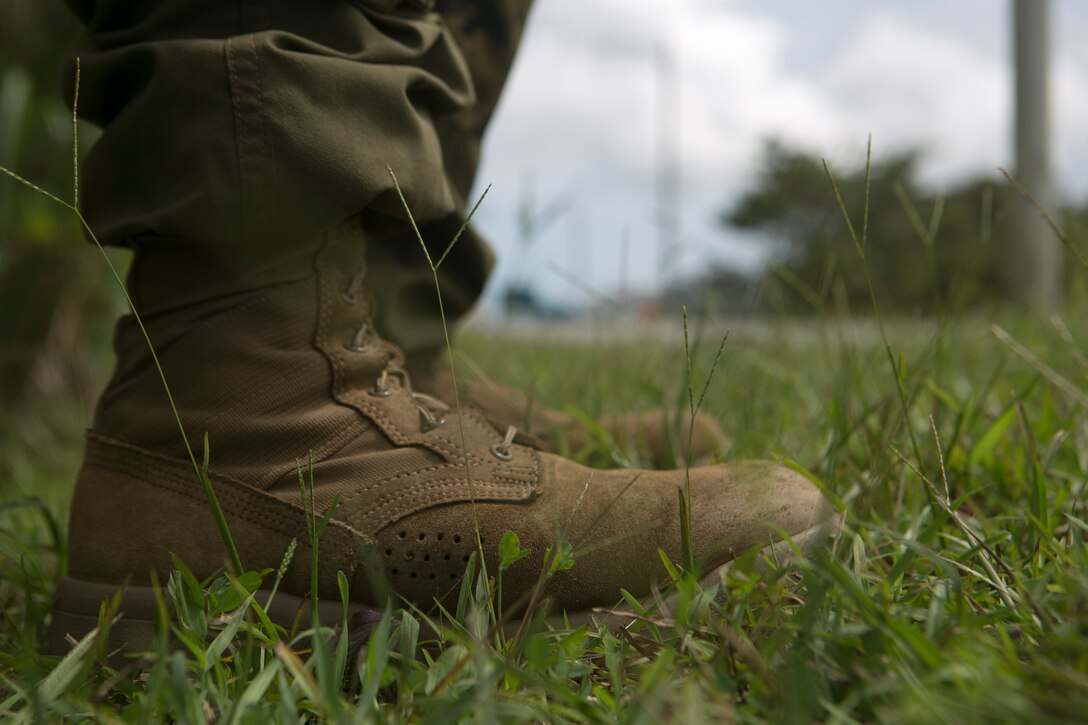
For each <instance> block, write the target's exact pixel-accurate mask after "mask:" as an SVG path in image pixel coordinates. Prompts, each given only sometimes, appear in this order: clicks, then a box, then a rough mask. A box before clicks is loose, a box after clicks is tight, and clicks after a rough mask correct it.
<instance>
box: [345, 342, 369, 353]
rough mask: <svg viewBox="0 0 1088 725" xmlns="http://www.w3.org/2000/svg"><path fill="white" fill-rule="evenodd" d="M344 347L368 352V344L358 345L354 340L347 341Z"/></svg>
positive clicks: (351, 350)
mask: <svg viewBox="0 0 1088 725" xmlns="http://www.w3.org/2000/svg"><path fill="white" fill-rule="evenodd" d="M344 349H345V350H347V351H349V352H366V349H367V346H366V345H356V344H355V342H354V341H352V342H345V343H344Z"/></svg>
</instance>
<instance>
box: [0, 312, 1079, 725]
mask: <svg viewBox="0 0 1088 725" xmlns="http://www.w3.org/2000/svg"><path fill="white" fill-rule="evenodd" d="M1083 318H1084V314H1083V310H1081V309H1079V308H1077V307H1076V306H1074V308H1073V309H1071V310H1070V311H1069V312H1068V313H1067V315H1066V316H1065V317H1064V318H1059V317H1056V318H1053V319H1051V320H1041V319H1032V318H1029V317H1026V316H1023V315H1019V314H1014V313H999V312H988V313H985V314H983V313H981V312H980V313H977V314H976V315H974V316H968V317H960V318H956V319H951V320H909V319H896V320H885V321H881V320H879V319H876V318H867V319H863V320H860V321H859V320H857V319H849V320H847V319H839V318H836V317H835V316H834V315H828V316H823V317H820V318H817V319H801V320H788V321H783V320H775V319H767V320H752V319H748V320H744V321H715V322H711V323H707V324H705V325H703V324H701V323H698V322H696V321H695V319H696V318H695V317H694V316H693V320H692V322H691V323H690V324H689V335H688V338H689V347H690V350H691V353H690V360H691V365H690V372H689V365H688V357H686V355H685V344H684V334H683V329H684V328H683V323H682V320H681V316H680V312H679V311H676V313H675V315H674V317H673V318H672V319H666V320H664V321H663V322H662V323H660V324H659V325H658V326H657V327H655V328H653V330H650V331H647V332H645V333H644V334H643V333H638V332H631V328H630V327H629V326H626V325H622V326H620V327H619V328H617V326H615V325H614V324H612V323H610V322H609V321H607V320H597V321H594V322H592V323H591V324H589V325H588V326H586V327H583V328H582V329H581V330H579V331H577V334H574V333H571V332H570V331H569V330H568V331H567V332H566V333H565V334H563V335H562V336H560V337H559V338H555V337H542V336H541V334H533V335H525V334H521V335H517V334H514V333H512V332H511V331H509V330H506V331H494V330H488V329H484V328H479V327H477V328H476V329H473V330H470V331H469V332H468V333H467V334H465V335H462V337H461V339H460V342H459V343H458V347H457V357H458V359H459V361H461V364H463V365H466V366H470V367H472V368H475V369H481V370H486V371H488V372H489V373H490V374H492V375H494V376H495V377H497V378H499V379H501V380H504V381H506V382H510V383H513V384H515V385H517V386H520V387H522V388H523V389H525V390H527V391H529V392H530V393H531V394H533V395H535V396H537V397H538V398H539V399H540V400H542V401H544V402H548V403H552V404H557V405H562V404H566V405H568V406H570V408H571V409H574V410H576V411H578V412H580V413H584V414H585V415H588V416H595V415H599V414H604V413H608V412H616V411H619V410H625V409H634V408H640V407H648V406H660V405H662V404H664V405H667V406H671V407H672V408H673V409H674V410H676V411H677V415H678V420H679V421H680V423H681V425H680V426H679V428H680V431H682V430H683V425H682V422H683V420H684V417H685V416H686V415H688V414H689V411H690V408H689V381H690V382H691V386H690V387H691V390H692V392H693V397H694V399H695V400H696V401H698V400H699V399H700V398H701V399H702V400H703V403H702V405H703V408H704V409H705V410H707V411H709V412H711V413H713V414H714V415H716V416H718V417H719V418H720V419H721V421H722V423H723V425H724V427H725V428H726V430H727V431H728V432H729V434H730V436H731V443H730V445H729V446H728V448H726V449H725V450H723V451H722V452H721V458H722V459H723V460H729V459H739V458H753V457H758V458H771V459H774V460H778V461H781V462H784V463H786V464H787V465H791V466H794V467H797V468H798V469H800V470H803V471H806V472H807V473H808V474H809V475H810V476H811V477H812V478H813V479H814V480H816V481H818V482H819V483H820V485H822V486H823V487H825V489H826V490H827V491H828V492H829V494H830V495H831V497H832V498H833V499H834V500H835V501H836V503H837V505H840V506H841V508H842V509H843V510H844V511H845V512H846V528H845V531H844V532H843V535H842V536H841V538H840V539H839V540H838V541H837V543H836V544H835V545H834V547H833V548H832V550H831V551H829V552H828V553H827V555H826V556H822V557H819V558H818V559H815V560H813V561H810V562H802V563H798V564H795V565H791V566H789V567H786V568H783V569H776V567H775V565H774V563H773V562H771V563H770V564H769V570H767V571H766V572H765V573H764V574H762V575H759V576H757V575H756V574H753V573H752V571H753V569H754V568H756V566H755V565H756V562H754V561H752V559H751V557H748V558H747V559H744V560H742V561H740V562H738V564H737V566H735V567H734V568H733V569H732V570H731V571H730V572H729V573H727V574H726V575H724V577H723V580H722V581H721V583H720V584H719V585H715V586H713V587H712V588H711V589H709V590H705V591H702V590H699V589H698V587H697V586H696V585H695V584H694V583H693V581H691V580H690V579H689V578H688V577H686V576H685V574H684V573H683V572H682V571H680V570H678V569H675V568H674V572H675V575H676V579H677V586H678V587H679V588H680V589H681V592H682V593H681V597H680V601H681V604H680V606H678V607H677V608H676V609H675V610H674V611H670V612H644V613H643V614H642V616H640V617H639V618H637V619H635V620H633V622H632V624H631V625H630V626H629V627H628V628H627V629H626V630H625V631H623V632H619V633H616V632H610V631H608V630H607V629H606V628H604V627H596V626H590V627H584V628H580V629H577V630H570V631H568V630H557V631H551V632H547V631H539V630H534V629H532V628H529V629H527V630H526V631H527V633H522V634H521V636H512V633H508V634H510V635H511V636H507V635H504V634H502V633H501V632H500V631H499V630H498V629H497V628H495V629H493V628H490V627H489V626H488V625H489V624H490V623H491V622H492V621H493V616H494V615H493V614H490V613H489V611H488V607H487V604H488V602H489V601H491V602H492V603H494V600H493V599H492V600H489V599H488V596H487V594H486V587H485V586H484V585H483V583H482V582H480V581H479V580H477V579H475V578H474V577H470V578H469V579H468V580H467V581H468V584H467V585H466V586H465V589H464V591H463V596H462V600H461V606H460V607H459V611H457V612H451V613H449V616H448V617H447V618H444V622H445V625H446V626H445V627H444V629H443V635H442V636H441V637H439V638H438V639H437V640H433V641H429V640H428V639H427V635H419V626H418V622H419V620H420V619H421V617H422V615H421V614H420V613H415V614H413V613H406V612H391V613H390V615H389V616H388V617H387V618H386V619H385V620H383V622H382V624H381V625H380V626H379V628H378V630H377V631H376V632H375V633H374V634H372V635H371V639H370V643H369V646H368V647H365V648H363V649H361V651H360V654H359V656H358V658H356V657H355V656H354V653H352V652H349V651H348V648H347V640H346V639H345V638H341V639H339V640H336V639H320V640H318V641H319V643H322V646H320V647H318V648H317V649H316V651H314V650H311V649H310V648H309V647H308V645H307V644H306V642H307V640H302V641H301V642H299V643H296V646H295V651H292V650H291V649H290V648H289V647H285V646H282V645H280V646H277V645H275V644H274V643H275V640H276V636H275V633H274V632H272V631H271V630H268V629H265V628H264V627H262V626H261V625H260V624H259V622H258V621H257V620H255V619H253V618H252V617H250V620H249V621H243V620H244V617H241V616H233V617H232V616H226V617H212V618H211V619H212V620H213V621H212V625H211V626H212V630H213V634H214V633H215V632H214V630H216V629H223V628H226V630H227V632H226V634H225V635H222V636H220V637H218V638H217V639H215V640H214V642H213V644H212V645H208V644H207V641H205V640H203V639H201V638H198V637H196V636H195V635H194V634H193V632H194V631H199V629H200V628H201V627H203V626H204V625H203V624H202V622H203V618H199V619H200V620H201V621H200V622H195V623H194V622H193V621H179V622H175V638H176V639H177V638H180V640H181V641H182V642H188V643H189V646H188V648H185V647H178V648H176V651H173V652H169V651H168V650H167V649H166V647H165V645H164V646H163V647H162V648H160V649H159V651H158V652H157V653H153V654H151V655H149V656H148V657H147V658H145V659H144V660H135V661H132V662H130V663H124V664H122V665H121V666H120V670H119V671H116V670H114V669H113V668H112V667H111V666H110V665H108V664H106V662H105V661H104V660H102V659H101V658H100V656H99V655H100V653H99V652H98V651H97V650H96V649H95V648H94V647H93V646H91V643H87V645H86V646H85V648H84V649H81V650H77V651H76V652H75V654H73V655H71V656H69V657H68V658H66V659H65V660H63V661H62V662H60V664H58V660H57V659H55V658H49V657H45V656H43V655H41V654H40V653H41V651H42V647H43V641H44V635H45V632H46V630H47V624H48V602H49V596H50V592H51V588H52V584H53V582H54V581H55V578H56V577H57V576H58V573H59V571H60V570H61V569H62V568H63V565H64V563H63V555H62V554H61V553H60V552H62V551H63V522H64V519H65V508H66V497H67V495H68V492H69V490H70V486H71V481H72V478H73V476H74V473H75V469H76V467H77V466H78V460H79V454H80V450H79V447H80V434H81V430H82V428H83V427H84V426H85V425H86V423H87V415H88V411H87V401H88V400H89V399H90V397H93V396H89V395H87V393H86V391H81V392H73V393H72V394H71V395H69V396H68V397H67V398H65V397H64V396H62V395H59V394H55V395H52V396H51V397H50V399H49V400H48V401H43V403H42V408H41V409H40V411H39V413H40V414H39V415H35V416H34V417H33V419H31V420H27V421H26V424H25V425H23V426H15V427H13V429H14V430H15V433H14V434H13V435H12V436H9V437H8V439H7V440H5V441H2V442H0V456H2V457H3V458H2V460H0V471H2V472H3V475H4V477H5V479H6V480H4V481H2V482H0V496H2V502H0V676H2V678H3V679H2V680H0V717H8V716H15V717H16V718H22V719H23V720H27V721H30V720H35V719H43V718H45V719H53V718H56V717H58V716H60V715H62V714H67V715H78V714H87V715H91V716H93V717H100V718H107V717H119V718H121V719H124V720H138V719H159V718H162V717H173V718H176V719H178V720H190V719H212V718H214V719H216V720H224V719H226V720H230V721H231V722H234V721H246V722H248V721H253V722H257V721H260V722H265V721H267V720H269V719H272V718H279V719H283V720H290V719H294V721H297V719H298V717H299V714H302V713H309V714H311V715H312V716H314V717H319V718H329V719H337V720H340V719H379V720H388V721H401V720H405V719H423V720H426V721H438V722H445V721H456V720H458V719H483V718H499V719H502V720H514V721H541V720H545V721H575V722H582V721H588V722H611V721H623V722H642V721H644V722H656V721H658V720H660V719H662V718H672V719H676V720H680V721H703V720H713V721H728V720H737V721H754V722H766V721H769V722H800V721H808V720H813V719H816V720H827V721H835V722H853V721H873V720H878V721H907V722H913V721H922V720H925V721H936V722H963V721H979V722H982V721H993V720H1003V721H1012V720H1015V721H1025V720H1029V719H1032V720H1035V721H1050V720H1076V719H1078V718H1080V717H1082V716H1083V713H1084V712H1088V644H1086V642H1088V574H1086V572H1088V546H1086V539H1085V537H1086V533H1088V526H1086V523H1085V516H1084V506H1083V504H1082V503H1081V499H1082V498H1083V495H1084V488H1085V480H1086V476H1088V454H1086V452H1088V426H1086V424H1085V418H1084V407H1085V405H1086V404H1088V393H1086V391H1088V384H1086V381H1088V377H1086V373H1088V365H1086V364H1085V356H1084V353H1083V348H1082V347H1080V345H1081V344H1082V342H1083V341H1081V340H1078V339H1075V335H1079V330H1081V329H1083V328H1082V326H1081V325H1079V323H1078V322H1077V321H1078V320H1082V319H1083ZM615 329H624V330H625V332H624V334H623V335H619V334H615V333H612V332H610V330H615ZM1069 330H1074V331H1078V332H1077V333H1070V332H1069ZM726 332H728V333H729V334H728V337H727V338H726V340H725V344H724V346H723V347H722V348H721V354H720V358H718V357H717V355H718V350H719V346H720V343H721V340H722V337H723V336H725V334H726ZM716 358H717V362H716V364H715V359H716ZM711 370H713V375H712V376H711V375H710V374H711ZM708 376H709V384H708V383H707V379H708ZM98 382H99V384H100V383H101V381H100V380H99V381H98ZM704 387H705V391H706V394H705V396H703V395H702V393H703V390H704ZM680 435H681V438H682V432H681V434H680ZM570 453H571V455H574V456H576V457H579V458H582V459H585V460H590V461H592V462H595V463H608V462H609V461H611V462H612V463H613V464H615V465H633V464H637V463H638V461H637V460H631V458H630V457H627V456H624V455H622V454H620V453H619V452H617V451H616V450H615V449H614V448H613V446H612V445H611V444H610V442H609V441H607V440H604V439H602V440H601V441H600V443H599V445H597V446H595V447H594V448H593V449H590V450H584V451H571V452H570ZM507 544H508V545H512V542H507ZM574 566H578V561H577V554H576V553H575V556H574ZM765 568H766V567H765ZM492 575H494V572H492ZM175 584H176V586H173V587H171V590H170V592H168V593H167V594H166V596H177V597H181V598H186V597H188V598H190V599H191V600H192V602H191V604H192V605H193V606H194V607H195V608H197V610H198V611H199V610H200V609H203V610H204V611H206V612H207V611H209V610H210V611H211V612H213V613H214V612H216V611H217V610H218V609H221V608H222V607H221V606H220V605H221V604H222V602H217V601H209V600H211V599H214V597H210V596H208V595H206V594H205V593H204V592H202V591H201V589H200V588H199V587H196V588H195V589H193V588H187V587H185V586H184V585H183V583H182V579H181V578H180V577H179V578H178V580H177V582H175ZM211 589H212V590H215V587H214V586H212V587H211ZM186 592H188V593H186ZM232 604H233V603H232ZM423 631H424V632H425V631H426V627H424V629H423ZM209 639H210V638H209ZM164 642H165V639H164ZM340 643H343V646H341V645H340ZM349 655H351V656H349ZM141 673H142V674H141Z"/></svg>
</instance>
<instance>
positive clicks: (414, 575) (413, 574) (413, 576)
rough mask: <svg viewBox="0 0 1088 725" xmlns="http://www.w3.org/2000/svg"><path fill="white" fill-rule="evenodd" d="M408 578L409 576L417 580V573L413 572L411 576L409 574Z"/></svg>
mask: <svg viewBox="0 0 1088 725" xmlns="http://www.w3.org/2000/svg"><path fill="white" fill-rule="evenodd" d="M408 576H409V577H411V578H412V579H415V578H416V573H415V572H414V571H413V572H412V573H411V574H409V575H408Z"/></svg>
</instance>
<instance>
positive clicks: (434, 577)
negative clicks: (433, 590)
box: [431, 573, 438, 581]
mask: <svg viewBox="0 0 1088 725" xmlns="http://www.w3.org/2000/svg"><path fill="white" fill-rule="evenodd" d="M437 578H438V576H437V575H436V574H433V573H432V574H431V581H434V580H435V579H437Z"/></svg>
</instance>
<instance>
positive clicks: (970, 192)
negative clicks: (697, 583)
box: [720, 141, 1009, 313]
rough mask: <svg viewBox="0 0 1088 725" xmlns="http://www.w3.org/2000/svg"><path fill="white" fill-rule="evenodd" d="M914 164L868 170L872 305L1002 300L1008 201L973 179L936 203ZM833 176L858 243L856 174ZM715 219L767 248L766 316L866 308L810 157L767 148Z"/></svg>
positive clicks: (882, 164)
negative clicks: (747, 185)
mask: <svg viewBox="0 0 1088 725" xmlns="http://www.w3.org/2000/svg"><path fill="white" fill-rule="evenodd" d="M918 160H919V156H918V153H917V152H913V151H911V152H904V153H900V154H897V155H895V156H891V157H889V158H885V159H874V161H873V164H872V168H871V176H870V189H869V218H868V234H867V239H868V241H867V244H866V260H867V262H868V265H869V269H870V272H871V274H872V277H873V283H874V287H875V291H876V297H877V301H878V303H879V304H880V305H881V308H882V309H887V310H889V311H891V310H895V311H899V312H915V311H917V312H926V313H928V312H933V311H936V310H938V309H941V310H947V311H955V310H961V309H963V308H965V307H969V306H973V305H977V304H980V303H985V302H989V301H993V300H997V299H1001V298H1002V297H1003V295H1004V294H1005V291H1004V288H1003V286H1002V277H1001V274H1000V264H999V262H1000V258H1001V256H1002V255H1001V249H1002V243H1003V242H1002V240H1001V238H1000V231H1001V229H1002V222H1003V220H1004V217H1005V210H1006V208H1007V207H1008V201H1009V192H1008V191H1006V190H1005V187H1004V185H999V184H997V183H995V182H993V181H991V180H987V179H980V180H975V181H972V182H970V183H966V184H963V185H961V186H958V187H956V188H954V189H953V190H951V191H950V192H949V193H948V194H946V195H944V196H936V195H934V194H932V193H931V192H928V191H925V190H923V189H922V188H921V187H920V185H919V184H918V182H917V180H916V171H917V165H918ZM832 173H833V174H834V176H835V181H836V183H837V185H838V187H839V190H840V192H841V194H842V198H843V202H844V203H845V204H846V206H847V209H848V211H849V213H850V215H851V219H852V221H853V223H854V225H855V229H856V231H857V233H858V234H859V235H860V234H861V231H862V225H863V220H862V217H863V214H862V211H863V204H864V197H865V165H864V163H861V164H858V165H855V166H852V167H834V166H833V167H832ZM720 218H721V222H722V223H723V224H724V225H727V226H731V227H734V228H737V229H742V230H746V231H751V232H755V233H758V234H760V235H761V236H762V237H763V238H765V239H766V240H767V243H768V244H770V245H772V246H773V247H774V252H773V254H772V255H771V256H772V259H774V260H775V261H776V264H775V266H773V267H772V268H771V269H770V270H769V271H768V272H767V276H766V278H765V279H764V280H763V282H764V295H765V302H767V303H768V304H770V305H771V306H772V307H785V308H786V309H790V310H795V311H799V310H818V309H820V308H822V307H824V306H826V305H828V304H829V303H831V302H834V303H835V304H845V305H846V306H847V308H848V309H853V310H859V311H860V310H867V309H869V308H870V306H871V305H870V300H869V291H868V287H867V284H866V281H865V271H864V268H863V266H862V260H861V256H860V255H859V254H858V251H857V249H856V248H855V246H854V243H853V241H852V240H851V238H850V236H849V232H848V230H847V227H846V223H845V222H844V220H843V217H842V213H841V211H840V210H839V207H838V204H837V202H836V200H835V196H834V192H833V191H832V188H831V185H830V183H829V182H828V179H827V175H826V173H825V172H824V168H823V163H822V161H821V160H820V159H819V158H817V157H816V156H812V155H810V154H807V153H805V152H803V151H798V150H796V149H791V148H788V147H786V146H784V145H783V144H781V143H779V142H776V141H769V142H768V143H767V144H766V146H765V148H764V154H763V162H762V169H761V171H760V174H759V177H758V179H757V181H756V183H755V185H754V186H753V188H752V189H751V190H749V191H748V192H747V193H746V194H744V195H743V196H742V197H741V199H740V200H739V201H738V202H737V203H736V205H735V206H733V207H732V208H731V209H728V210H726V211H724V212H722V214H721V217H720Z"/></svg>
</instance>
